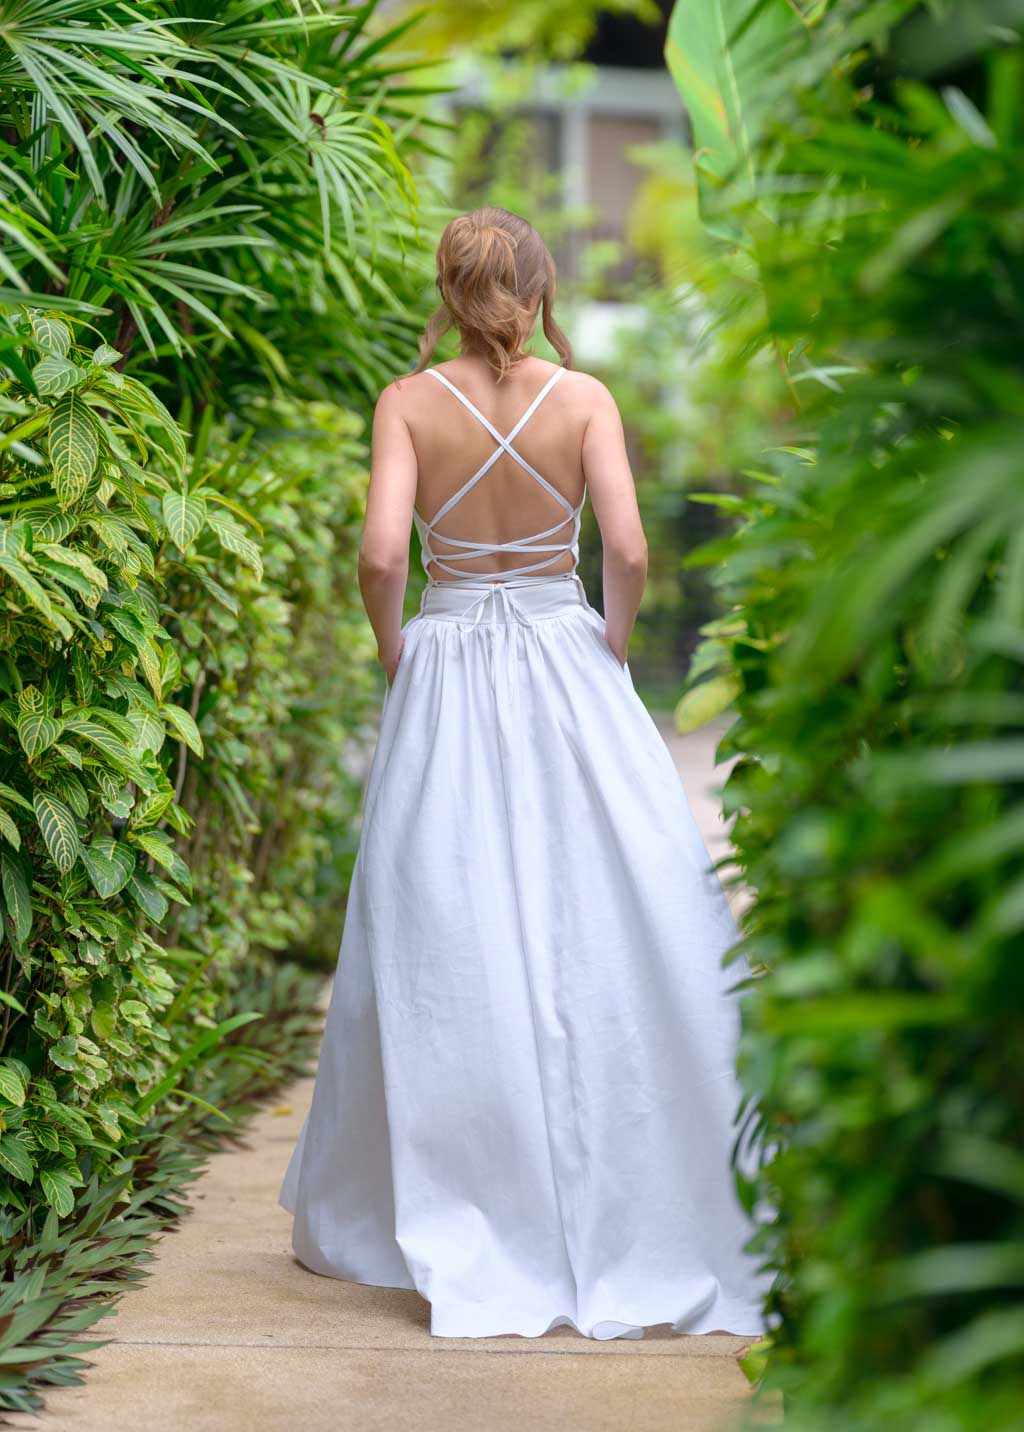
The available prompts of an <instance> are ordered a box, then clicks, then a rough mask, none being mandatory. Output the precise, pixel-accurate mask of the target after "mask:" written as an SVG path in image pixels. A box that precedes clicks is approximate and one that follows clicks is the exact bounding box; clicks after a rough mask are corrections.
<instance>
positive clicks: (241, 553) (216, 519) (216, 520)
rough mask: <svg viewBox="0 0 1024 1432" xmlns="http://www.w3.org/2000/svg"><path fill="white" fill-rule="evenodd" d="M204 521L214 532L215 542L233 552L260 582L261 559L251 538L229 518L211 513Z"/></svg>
mask: <svg viewBox="0 0 1024 1432" xmlns="http://www.w3.org/2000/svg"><path fill="white" fill-rule="evenodd" d="M206 520H207V524H208V525H209V526H210V527H212V528H213V530H214V532H216V534H217V540H218V541H219V542H220V545H221V546H222V547H223V548H224V549H225V551H227V552H233V553H234V555H235V556H236V557H239V558H240V559H241V560H242V561H243V562H244V563H245V565H246V566H247V567H248V568H250V570H251V571H252V572H254V573H255V575H256V578H257V580H258V581H262V580H263V557H262V555H261V553H260V549H259V547H258V546H257V545H256V543H255V542H254V541H253V540H252V538H251V537H247V536H246V535H245V533H244V532H243V531H242V529H241V527H240V526H239V524H238V523H237V522H235V521H234V519H233V518H231V517H224V516H222V515H221V514H220V513H216V512H211V513H210V514H209V516H208V517H207V519H206Z"/></svg>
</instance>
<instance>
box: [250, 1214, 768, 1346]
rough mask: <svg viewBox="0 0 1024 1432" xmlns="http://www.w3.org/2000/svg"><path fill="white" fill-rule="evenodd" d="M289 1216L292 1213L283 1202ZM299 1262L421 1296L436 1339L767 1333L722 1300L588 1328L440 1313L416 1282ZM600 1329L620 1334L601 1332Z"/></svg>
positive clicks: (462, 1311)
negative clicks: (570, 1333)
mask: <svg viewBox="0 0 1024 1432" xmlns="http://www.w3.org/2000/svg"><path fill="white" fill-rule="evenodd" d="M278 1203H279V1204H280V1206H281V1207H282V1208H284V1209H285V1210H286V1211H287V1212H289V1213H290V1212H291V1211H292V1210H291V1209H290V1208H289V1207H288V1205H287V1204H286V1203H285V1202H284V1200H283V1199H278ZM292 1251H293V1253H294V1254H295V1257H296V1259H297V1260H298V1262H299V1263H300V1264H301V1265H302V1267H303V1268H305V1269H306V1270H307V1271H308V1272H310V1273H314V1274H316V1276H317V1277H320V1278H333V1279H334V1280H335V1281H336V1282H339V1283H357V1284H359V1286H360V1287H364V1288H394V1289H401V1290H402V1291H403V1292H408V1293H417V1294H418V1295H419V1296H420V1297H421V1298H423V1300H424V1302H426V1303H427V1304H428V1306H429V1307H430V1310H431V1311H430V1333H431V1336H432V1337H443V1338H493V1337H526V1338H535V1337H543V1336H544V1334H545V1333H547V1332H550V1331H551V1330H552V1329H553V1328H556V1327H566V1326H568V1327H571V1328H572V1329H574V1331H575V1332H577V1333H578V1334H579V1336H580V1337H585V1338H591V1339H592V1340H594V1341H595V1342H610V1341H612V1340H613V1339H615V1338H635V1339H640V1338H642V1337H643V1336H644V1334H645V1332H646V1330H647V1329H648V1328H654V1327H663V1326H665V1325H668V1326H670V1327H671V1329H672V1332H673V1334H674V1335H675V1336H677V1337H699V1336H706V1335H711V1334H714V1333H724V1334H725V1335H726V1336H729V1337H743V1338H760V1337H764V1336H765V1334H766V1331H767V1329H766V1327H765V1324H764V1322H763V1318H762V1314H761V1311H760V1309H759V1308H758V1307H755V1305H753V1304H751V1303H745V1302H732V1301H726V1300H722V1301H721V1302H720V1303H716V1304H715V1306H714V1307H713V1308H712V1310H711V1311H710V1312H707V1313H703V1314H700V1315H699V1316H697V1317H692V1316H688V1315H685V1314H683V1315H680V1314H679V1313H678V1312H677V1313H675V1314H672V1313H668V1312H665V1311H662V1312H661V1313H660V1315H656V1314H644V1315H642V1316H641V1317H639V1318H613V1317H604V1318H596V1319H594V1320H593V1321H592V1322H591V1323H589V1324H588V1325H584V1326H583V1327H581V1326H580V1324H579V1323H578V1322H577V1321H576V1319H575V1318H574V1317H573V1316H572V1315H571V1314H570V1313H552V1314H551V1315H550V1316H545V1315H544V1314H542V1313H537V1312H530V1311H527V1310H525V1309H517V1310H514V1311H509V1312H502V1313H500V1314H492V1315H491V1316H487V1315H486V1314H485V1313H484V1312H483V1310H482V1308H481V1307H480V1305H477V1304H449V1305H448V1306H447V1307H446V1308H444V1309H435V1307H434V1305H433V1303H431V1302H430V1299H429V1298H427V1297H426V1296H425V1295H424V1294H423V1293H420V1292H419V1289H418V1288H417V1287H416V1286H415V1284H414V1283H413V1282H411V1281H410V1282H403V1283H398V1282H392V1281H387V1280H384V1279H381V1278H370V1277H364V1278H357V1277H353V1276H351V1275H346V1274H342V1273H337V1272H333V1271H330V1270H328V1269H327V1268H324V1267H321V1268H315V1267H313V1266H312V1265H311V1264H309V1263H307V1262H306V1261H305V1260H304V1259H303V1258H302V1257H300V1255H299V1254H298V1252H296V1251H295V1249H294V1247H293V1249H292ZM599 1328H604V1329H611V1328H614V1329H615V1331H604V1332H599V1331H598V1329H599Z"/></svg>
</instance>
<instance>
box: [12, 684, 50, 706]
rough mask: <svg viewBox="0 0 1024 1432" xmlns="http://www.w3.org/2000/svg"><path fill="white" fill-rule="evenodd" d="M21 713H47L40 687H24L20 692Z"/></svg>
mask: <svg viewBox="0 0 1024 1432" xmlns="http://www.w3.org/2000/svg"><path fill="white" fill-rule="evenodd" d="M18 710H19V711H45V710H46V701H45V698H44V697H43V693H42V692H41V691H40V690H39V687H38V686H33V685H31V684H30V685H28V686H23V687H22V688H21V690H20V691H19V692H18Z"/></svg>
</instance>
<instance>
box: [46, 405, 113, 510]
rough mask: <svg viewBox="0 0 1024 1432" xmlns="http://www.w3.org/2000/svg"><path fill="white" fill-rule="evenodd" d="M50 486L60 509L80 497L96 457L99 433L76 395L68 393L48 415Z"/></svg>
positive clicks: (90, 410)
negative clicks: (51, 478)
mask: <svg viewBox="0 0 1024 1432" xmlns="http://www.w3.org/2000/svg"><path fill="white" fill-rule="evenodd" d="M47 438H48V442H49V449H50V465H51V467H52V468H53V486H54V490H55V491H56V493H57V501H58V502H59V503H60V505H61V507H70V506H71V505H72V503H75V502H77V501H78V499H79V498H80V497H81V496H83V494H84V493H85V490H86V488H87V487H88V486H89V480H90V478H91V477H92V475H93V473H94V472H95V471H96V464H97V462H98V461H99V456H100V429H99V424H98V423H97V421H96V419H95V418H94V417H93V413H92V409H91V408H90V407H89V405H88V404H87V403H86V401H85V399H84V398H83V397H82V396H81V395H80V394H79V393H68V394H67V396H66V397H64V398H61V400H60V402H59V403H58V404H57V406H56V407H55V408H54V410H53V412H52V413H51V414H50V424H49V427H48V429H47Z"/></svg>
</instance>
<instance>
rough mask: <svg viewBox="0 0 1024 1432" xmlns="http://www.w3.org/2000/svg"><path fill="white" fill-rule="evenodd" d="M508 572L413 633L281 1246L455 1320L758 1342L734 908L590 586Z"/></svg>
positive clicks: (368, 800)
mask: <svg viewBox="0 0 1024 1432" xmlns="http://www.w3.org/2000/svg"><path fill="white" fill-rule="evenodd" d="M498 586H500V587H501V590H495V589H494V588H491V589H489V590H482V589H481V587H480V586H477V587H456V586H447V585H440V584H437V585H431V586H428V587H427V588H426V590H425V592H424V599H423V601H422V603H421V608H420V612H419V614H418V615H416V616H415V617H413V618H412V619H411V620H410V621H409V622H407V623H406V625H405V627H404V628H403V634H404V637H405V647H404V651H403V654H402V658H401V661H400V662H399V665H398V670H397V673H396V676H395V679H394V682H393V684H392V685H391V687H390V688H389V689H388V691H387V693H386V695H385V698H384V703H383V710H382V713H381V724H380V731H379V737H378V741H377V745H376V748H375V752H374V756H373V761H372V764H371V767H370V771H369V776H368V779H367V786H366V793H365V800H364V807H363V819H362V826H361V831H360V842H359V848H358V852H357V856H356V862H355V867H354V870H353V875H352V883H351V889H350V894H349V901H348V907H347V913H346V919H345V926H344V932H343V936H342V940H341V951H340V955H339V960H338V966H337V970H336V973H335V977H334V982H333V987H332V992H331V999H330V1005H329V1009H328V1012H327V1018H326V1023H325V1028H324V1036H323V1043H322V1048H321V1052H320V1057H319V1064H318V1067H317V1074H316V1081H315V1086H314V1092H313V1099H312V1105H311V1108H310V1111H309V1114H308V1116H307V1118H306V1121H305V1124H304V1126H303V1128H302V1131H301V1134H300V1136H299V1139H298V1142H297V1143H296V1145H295V1148H294V1150H293V1152H292V1155H291V1159H290V1162H289V1165H288V1169H287V1172H286V1174H285V1177H284V1182H283V1184H282V1187H281V1192H280V1202H281V1204H282V1205H283V1206H284V1207H285V1208H286V1209H287V1210H288V1211H289V1212H291V1213H292V1214H293V1215H294V1220H293V1225H292V1246H293V1248H294V1251H295V1254H296V1256H297V1257H298V1259H299V1260H300V1262H301V1263H303V1264H304V1265H305V1266H306V1267H307V1268H309V1269H311V1270H313V1271H314V1272H316V1273H320V1274H325V1275H327V1276H329V1277H334V1278H343V1279H349V1280H352V1281H355V1282H359V1283H370V1284H376V1285H381V1286H387V1287H398V1288H410V1289H416V1290H417V1291H418V1292H419V1293H420V1294H421V1295H422V1296H423V1297H424V1298H426V1299H427V1300H429V1303H430V1329H431V1332H432V1333H433V1334H435V1335H437V1336H442V1337H444V1336H447V1337H486V1336H495V1335H500V1334H511V1333H518V1334H522V1335H525V1336H538V1335H540V1334H542V1333H544V1332H545V1331H547V1330H548V1329H549V1328H551V1327H555V1326H559V1325H566V1324H567V1325H571V1326H573V1327H575V1328H576V1329H577V1330H578V1331H579V1332H580V1333H582V1334H584V1335H586V1336H588V1337H594V1338H608V1337H639V1336H642V1335H643V1330H644V1329H645V1328H646V1327H649V1326H652V1325H655V1324H659V1323H670V1324H671V1325H672V1327H673V1329H674V1330H675V1331H676V1332H680V1333H701V1332H711V1331H718V1330H721V1331H725V1332H733V1333H740V1334H744V1335H748V1334H749V1335H756V1334H758V1333H761V1332H763V1331H764V1328H765V1324H764V1321H763V1316H762V1304H763V1299H764V1295H765V1292H766V1290H767V1279H766V1275H765V1274H764V1273H763V1272H761V1271H760V1270H759V1265H758V1260H757V1259H756V1258H755V1257H754V1256H753V1255H752V1254H751V1253H750V1252H748V1251H746V1250H745V1247H744V1245H745V1244H746V1243H747V1241H748V1240H749V1239H750V1237H751V1235H752V1233H753V1231H754V1229H753V1226H752V1224H751V1223H750V1221H749V1220H748V1218H747V1215H746V1214H745V1213H744V1211H743V1209H742V1208H741V1206H740V1204H739V1201H738V1198H737V1194H736V1189H735V1180H734V1174H733V1171H732V1168H731V1166H730V1153H731V1149H732V1145H733V1141H734V1138H735V1133H736V1129H735V1127H734V1119H735V1116H736V1113H737V1108H738V1105H739V1098H740V1095H739V1088H738V1084H737V1081H736V1077H735V1071H734V1058H735V1052H736V1042H737V1039H738V1035H739V1009H738V998H739V996H738V995H737V994H736V993H731V992H730V991H731V990H732V988H733V987H734V986H736V985H737V984H738V983H739V982H740V981H742V980H743V979H744V978H745V976H746V975H747V974H748V973H749V971H748V970H747V968H746V965H745V964H744V962H743V960H742V958H740V959H738V960H736V961H734V962H733V963H731V964H730V965H729V967H728V968H724V967H723V964H722V957H723V955H724V954H725V953H726V951H727V950H728V949H729V948H730V947H731V946H732V945H734V944H735V942H736V940H737V932H736V927H735V924H734V922H733V919H732V916H731V913H730V911H729V907H728V904H727V902H726V899H725V896H724V893H723V891H722V888H721V885H720V882H719V880H718V877H717V875H716V874H715V872H714V871H713V869H712V868H711V866H710V861H709V857H708V854H707V851H706V849H705V847H704V844H703V842H702V839H701V836H700V834H699V832H698V830H697V828H696V826H695V824H694V821H693V818H692V816H691V814H690V810H689V806H688V804H687V800H686V797H685V794H684V792H683V789H682V786H681V784H680V781H679V777H678V775H677V773H676V770H675V767H674V764H673V761H672V758H671V756H670V754H669V751H668V749H667V747H666V746H665V744H664V741H663V740H662V738H661V735H660V733H659V732H658V729H657V727H656V726H655V724H654V722H653V720H652V719H651V717H650V715H649V713H648V712H647V710H646V708H645V707H644V705H643V703H642V702H641V700H640V698H639V696H638V695H637V693H636V690H635V689H634V686H633V682H632V677H631V675H630V672H629V668H628V666H626V667H623V666H621V665H620V664H619V662H618V660H617V658H616V657H615V655H614V653H613V652H612V650H611V648H610V647H609V646H608V644H607V642H606V641H605V638H604V632H603V626H604V623H603V618H602V617H601V616H600V614H599V613H598V612H597V611H596V610H595V609H594V608H593V607H591V606H590V604H589V602H588V601H587V598H586V594H585V591H584V589H583V585H582V583H581V582H580V580H579V578H578V577H570V578H569V579H568V580H566V579H562V578H550V579H548V580H546V581H543V582H537V583H533V584H529V585H516V584H513V583H509V584H495V587H498Z"/></svg>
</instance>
